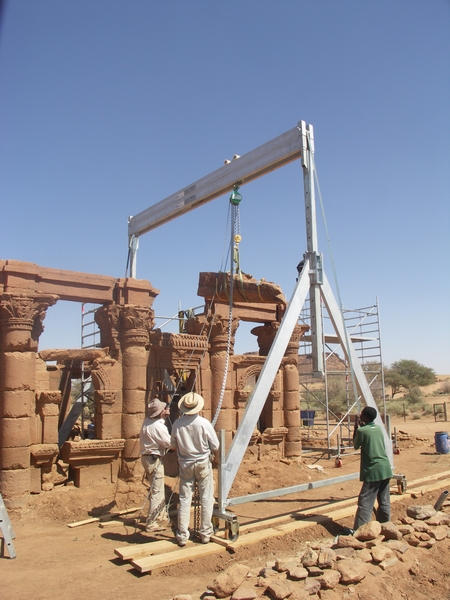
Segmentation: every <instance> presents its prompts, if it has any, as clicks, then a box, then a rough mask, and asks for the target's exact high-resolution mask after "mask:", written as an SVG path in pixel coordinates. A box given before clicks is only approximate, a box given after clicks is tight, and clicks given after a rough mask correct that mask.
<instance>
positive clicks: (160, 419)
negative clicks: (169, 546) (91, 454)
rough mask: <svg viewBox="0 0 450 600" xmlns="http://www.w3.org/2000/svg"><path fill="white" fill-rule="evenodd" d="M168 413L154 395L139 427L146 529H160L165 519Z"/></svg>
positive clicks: (168, 437) (166, 408)
mask: <svg viewBox="0 0 450 600" xmlns="http://www.w3.org/2000/svg"><path fill="white" fill-rule="evenodd" d="M168 416H169V406H168V405H167V404H166V403H165V402H161V400H158V399H157V398H154V399H153V400H150V402H149V403H148V410H147V416H146V417H145V419H144V422H143V423H142V427H141V433H140V450H141V462H142V465H143V467H144V469H145V473H146V475H147V479H148V482H149V485H150V489H149V507H148V514H147V519H146V522H145V531H147V532H152V531H158V530H161V529H164V528H165V525H164V520H165V519H167V515H166V509H165V494H164V465H163V462H162V457H163V456H164V454H165V453H166V452H167V450H168V448H169V446H170V434H169V430H168V429H167V427H166V424H165V420H166V418H167V417H168Z"/></svg>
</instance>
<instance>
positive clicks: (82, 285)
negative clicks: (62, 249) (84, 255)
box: [0, 260, 117, 304]
mask: <svg viewBox="0 0 450 600" xmlns="http://www.w3.org/2000/svg"><path fill="white" fill-rule="evenodd" d="M1 267H2V274H1V276H0V284H2V285H3V291H4V292H8V293H24V294H32V295H34V294H39V295H42V294H56V295H58V296H59V297H60V299H61V300H70V301H74V302H95V303H98V304H103V303H105V302H111V301H112V300H113V293H114V288H115V285H116V282H117V279H116V278H115V277H108V276H106V275H94V274H90V273H79V272H77V271H64V270H61V269H51V268H49V267H40V266H39V265H36V264H35V263H29V262H23V261H19V260H7V261H5V262H4V264H3V265H2V266H1Z"/></svg>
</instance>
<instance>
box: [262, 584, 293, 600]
mask: <svg viewBox="0 0 450 600" xmlns="http://www.w3.org/2000/svg"><path fill="white" fill-rule="evenodd" d="M267 591H268V592H269V594H271V595H272V597H273V598H274V599H275V600H284V599H285V598H288V597H289V596H290V595H291V594H292V587H291V584H290V583H289V582H288V581H281V580H280V579H276V580H275V581H272V582H270V584H269V585H268V586H267Z"/></svg>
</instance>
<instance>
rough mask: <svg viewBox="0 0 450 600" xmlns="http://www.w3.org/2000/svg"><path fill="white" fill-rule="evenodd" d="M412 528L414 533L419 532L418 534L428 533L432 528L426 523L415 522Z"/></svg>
mask: <svg viewBox="0 0 450 600" xmlns="http://www.w3.org/2000/svg"><path fill="white" fill-rule="evenodd" d="M412 527H413V529H414V531H417V532H422V531H426V532H428V531H429V530H430V526H429V525H428V524H427V523H426V522H425V521H414V523H413V524H412Z"/></svg>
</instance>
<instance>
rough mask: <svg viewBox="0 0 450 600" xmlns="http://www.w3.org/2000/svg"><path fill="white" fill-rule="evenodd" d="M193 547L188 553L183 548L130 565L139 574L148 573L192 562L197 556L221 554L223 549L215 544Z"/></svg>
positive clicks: (142, 559)
mask: <svg viewBox="0 0 450 600" xmlns="http://www.w3.org/2000/svg"><path fill="white" fill-rule="evenodd" d="M194 546H195V547H193V548H189V551H188V552H187V551H186V547H184V548H180V549H178V550H175V551H174V552H171V553H170V554H159V555H157V556H147V557H144V558H141V559H136V560H132V561H131V564H132V565H133V567H134V568H135V569H137V570H138V571H140V572H141V573H148V572H150V571H153V570H155V569H162V568H164V567H169V566H170V565H175V564H177V563H180V562H185V561H187V560H192V559H193V558H198V557H199V556H206V555H208V554H216V553H218V552H223V548H222V547H221V546H217V545H216V544H195V545H194Z"/></svg>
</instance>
